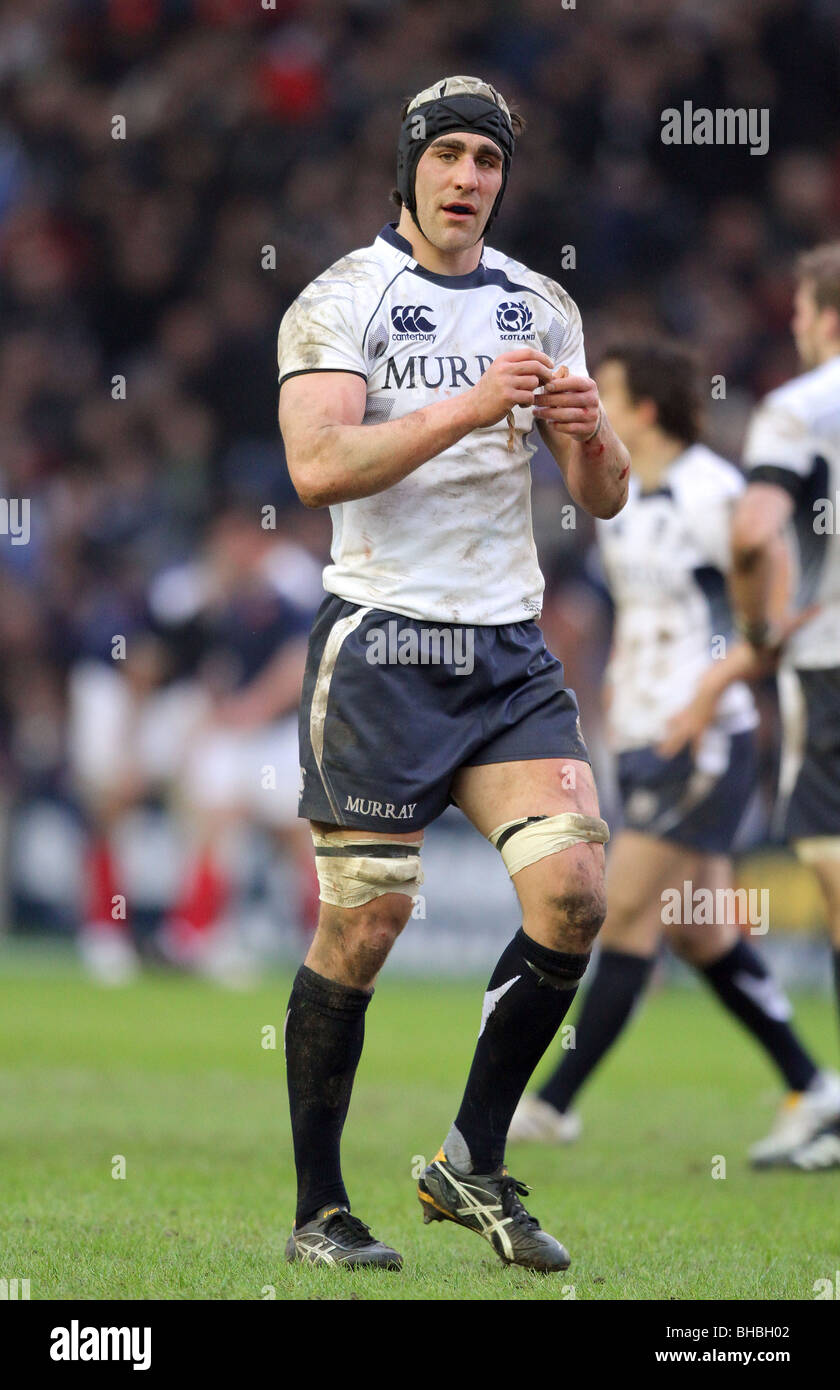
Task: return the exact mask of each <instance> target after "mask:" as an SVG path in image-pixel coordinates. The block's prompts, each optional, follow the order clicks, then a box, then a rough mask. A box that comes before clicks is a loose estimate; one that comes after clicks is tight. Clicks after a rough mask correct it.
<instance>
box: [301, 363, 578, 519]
mask: <svg viewBox="0 0 840 1390" xmlns="http://www.w3.org/2000/svg"><path fill="white" fill-rule="evenodd" d="M552 368H553V364H552V361H551V358H550V357H546V355H545V353H542V352H538V351H537V350H536V349H532V348H517V349H516V350H515V351H514V352H506V353H502V355H501V356H500V357H497V358H496V360H495V362H493V363H491V365H490V366H489V367H488V369H487V371H486V372H485V373H484V375H483V376H482V378H481V380H480V381H479V382H478V384H477V385H476V386H473V387H471V388H470V390H469V391H463V392H460V393H459V394H458V395H456V396H450V397H449V398H448V399H447V400H442V401H435V402H434V403H433V404H432V405H426V406H423V407H422V408H421V409H420V410H415V411H412V412H411V414H410V415H404V416H402V417H401V419H399V420H387V421H385V422H384V423H383V424H376V425H373V424H370V425H363V424H362V420H363V419H364V414H365V404H366V399H367V386H366V383H365V381H364V380H363V378H362V377H360V376H356V375H353V374H352V373H349V372H306V373H300V374H298V375H295V376H292V377H289V378H288V379H287V380H286V381H284V383H283V385H282V387H281V390H280V410H279V419H280V429H281V431H282V434H283V442H284V444H285V446H286V462H287V464H288V467H289V474H290V476H291V479H292V482H293V483H294V485H295V489H296V491H297V494H298V497H299V498H300V500H301V502H303V504H304V506H306V507H326V506H331V505H333V504H335V503H338V502H348V501H351V500H352V499H354V498H357V497H371V496H373V494H374V493H377V492H383V491H384V490H385V488H389V487H392V486H393V485H394V483H398V482H400V481H401V479H402V478H405V477H407V476H408V474H409V473H413V472H414V470H415V468H419V467H420V465H421V464H424V463H427V462H428V460H429V459H431V458H435V457H436V456H437V455H438V454H441V453H443V451H444V450H445V449H448V448H450V447H451V445H453V444H455V443H456V442H457V441H458V440H459V439H462V438H463V436H464V435H465V434H469V433H470V432H471V431H472V430H474V429H480V428H482V427H484V426H487V425H494V424H497V423H498V421H499V420H502V419H504V417H505V415H506V414H507V412H508V411H509V410H510V409H511V408H512V407H513V406H514V405H526V406H528V405H532V404H533V401H534V392H535V391H536V389H537V387H538V386H540V385H541V383H543V382H545V381H548V380H549V379H550V377H551V373H552Z"/></svg>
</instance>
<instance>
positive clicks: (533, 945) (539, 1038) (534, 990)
mask: <svg viewBox="0 0 840 1390" xmlns="http://www.w3.org/2000/svg"><path fill="white" fill-rule="evenodd" d="M588 963H589V956H588V955H577V954H574V955H572V954H567V953H566V952H564V951H551V950H549V949H548V947H547V946H541V945H540V944H539V942H537V941H534V940H533V939H532V938H531V937H529V936H526V934H525V932H524V931H522V929H521V928H520V930H519V931H518V932H517V933H516V936H515V937H514V938H513V940H512V941H511V943H510V945H509V946H507V947H506V949H505V950H504V951H503V953H502V955H501V957H500V958H499V962H498V964H497V966H496V968H495V970H494V971H493V974H492V976H491V977H490V983H489V984H488V986H487V992H486V994H485V996H484V1007H483V1009H482V1012H481V1030H480V1032H479V1036H478V1043H477V1045H476V1049H475V1054H474V1056H473V1062H472V1067H471V1068H470V1074H469V1078H468V1080H467V1087H466V1090H465V1092H464V1098H463V1100H462V1101H461V1108H460V1110H459V1111H458V1114H457V1116H456V1118H455V1123H454V1125H453V1127H452V1129H451V1130H450V1131H449V1134H448V1135H447V1138H446V1140H445V1142H444V1151H445V1153H446V1157H447V1158H448V1159H449V1161H450V1162H451V1163H452V1164H453V1165H454V1166H455V1167H456V1168H459V1169H461V1170H462V1171H463V1172H473V1173H493V1172H495V1171H496V1169H497V1168H500V1167H501V1165H502V1163H503V1161H504V1156H505V1140H506V1139H507V1132H508V1128H509V1126H510V1122H511V1118H512V1117H513V1112H514V1110H515V1109H516V1106H517V1104H518V1102H519V1098H520V1096H521V1095H522V1092H523V1091H524V1089H525V1087H526V1085H527V1084H528V1080H529V1078H530V1076H531V1073H532V1072H533V1070H534V1068H535V1066H536V1065H537V1063H538V1062H539V1060H540V1058H541V1057H542V1055H543V1053H544V1052H545V1050H546V1048H547V1047H548V1045H549V1043H550V1042H551V1040H552V1038H553V1037H554V1035H555V1033H556V1032H557V1029H558V1028H559V1027H560V1024H561V1023H562V1022H563V1019H564V1018H565V1016H566V1014H567V1012H568V1010H569V1006H570V1004H571V1002H572V1000H573V999H574V997H575V993H576V992H577V986H578V983H579V982H580V979H581V976H582V975H583V972H584V970H585V969H586V967H587V964H588Z"/></svg>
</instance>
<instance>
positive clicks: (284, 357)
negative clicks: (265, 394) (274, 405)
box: [277, 281, 367, 386]
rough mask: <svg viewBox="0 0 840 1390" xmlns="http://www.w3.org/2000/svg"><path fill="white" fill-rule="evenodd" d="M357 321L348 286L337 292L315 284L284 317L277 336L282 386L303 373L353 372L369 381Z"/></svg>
mask: <svg viewBox="0 0 840 1390" xmlns="http://www.w3.org/2000/svg"><path fill="white" fill-rule="evenodd" d="M341 291H343V293H342V292H341ZM355 320H356V314H355V312H354V309H353V304H352V300H350V298H349V296H348V295H347V292H346V286H342V287H341V290H337V289H336V287H331V286H330V285H329V283H328V282H321V281H315V282H314V283H313V284H312V285H310V286H309V287H308V288H307V289H305V290H304V292H303V294H301V295H299V296H298V298H297V299H296V300H295V302H294V304H292V305H291V306H290V308H289V309H288V310H287V311H286V313H285V314H284V315H283V319H282V322H281V324H280V331H279V333H278V335H277V366H278V369H279V382H280V385H281V386H282V385H283V382H284V381H287V380H288V378H289V377H291V376H298V375H300V374H301V373H303V372H352V373H354V375H356V376H361V377H364V378H365V380H367V364H366V362H365V358H364V354H363V352H362V343H361V333H360V332H359V330H358V326H357V324H356V321H355Z"/></svg>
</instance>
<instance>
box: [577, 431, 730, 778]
mask: <svg viewBox="0 0 840 1390" xmlns="http://www.w3.org/2000/svg"><path fill="white" fill-rule="evenodd" d="M744 486H745V483H744V480H743V478H742V476H741V474H740V473H739V472H738V469H737V468H735V467H734V466H733V465H732V464H731V463H728V462H727V461H726V459H723V458H720V457H719V456H718V455H717V454H714V453H712V451H711V450H710V449H707V448H706V447H705V446H704V445H702V444H694V445H692V446H691V448H689V449H687V450H686V451H685V453H683V454H681V455H680V457H679V458H677V459H676V460H675V461H674V462H673V463H672V464H671V465H670V467H669V468H668V469H667V470H666V472H665V474H664V476H663V478H662V480H661V483H660V486H659V487H658V488H656V489H655V490H653V491H650V492H642V490H641V488H640V486H639V483H638V480H637V479H636V478H634V477H633V476H632V475H631V480H630V496H629V499H628V501H627V505H626V506H625V508H624V510H623V511H622V512H620V513H619V514H618V516H616V517H613V518H611V519H610V520H609V521H598V522H597V524H596V526H597V535H598V544H599V547H600V551H601V558H602V562H603V566H604V571H605V575H606V578H607V583H608V585H609V588H610V592H611V595H612V598H613V602H614V604H615V634H614V641H613V651H612V656H611V658H610V663H609V668H608V673H607V674H608V679H609V681H610V684H611V687H612V690H611V702H610V713H609V720H608V723H609V732H610V741H611V743H612V745H613V747H614V748H615V749H616V750H617V751H619V752H621V751H623V750H625V749H631V748H642V747H646V746H647V745H651V744H652V745H656V744H657V743H659V741H660V739H661V738H662V737H663V735H664V733H665V726H666V724H667V721H668V719H669V718H670V717H671V715H673V714H675V713H676V712H677V711H678V710H680V709H682V708H683V707H684V706H685V705H687V704H688V702H689V701H690V700H691V698H692V696H693V695H694V693H695V691H696V688H697V684H698V682H699V680H700V677H701V676H702V675H703V673H704V671H706V670H707V669H708V666H709V664H710V662H711V661H712V660H713V659H714V657H715V656H716V655H718V656H723V655H725V653H726V644H727V642H728V640H729V637H730V631H731V626H732V621H731V615H730V611H729V604H728V601H727V595H726V574H727V572H728V570H729V568H730V542H729V533H730V524H731V515H732V508H733V505H734V503H735V500H736V498H737V497H738V496H739V495H740V494H741V492H742V491H743V489H744ZM756 722H757V721H756V713H755V706H754V703H753V699H752V696H751V694H750V692H749V690H748V688H747V687H746V686H745V685H743V684H741V683H738V684H736V685H732V686H730V687H729V689H728V690H726V691H725V692H724V694H723V696H722V698H721V700H720V703H719V705H718V710H717V718H716V721H715V726H716V727H717V728H718V729H719V730H720V731H721V732H722V733H724V734H727V735H728V734H735V733H740V732H743V731H744V730H746V729H750V728H752V727H754V725H755V723H756Z"/></svg>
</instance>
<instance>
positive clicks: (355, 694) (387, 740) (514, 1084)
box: [278, 77, 629, 1270]
mask: <svg viewBox="0 0 840 1390" xmlns="http://www.w3.org/2000/svg"><path fill="white" fill-rule="evenodd" d="M521 130H522V122H521V120H520V119H519V118H518V116H516V115H513V116H512V115H511V113H510V110H509V108H508V106H507V104H506V103H505V101H504V99H503V98H502V97H501V96H500V95H499V93H498V92H496V91H495V90H494V89H493V88H492V87H490V86H489V85H487V84H486V83H484V82H482V81H481V80H480V79H478V78H471V77H451V78H446V79H444V80H443V81H440V82H438V83H436V84H435V85H434V86H433V87H430V88H428V89H427V90H425V91H422V92H420V93H419V94H418V95H417V96H416V97H414V99H413V100H412V101H411V102H410V103H409V104H408V105H407V107H406V108H405V109H404V111H403V116H402V125H401V129H400V135H399V144H398V159H397V182H398V200H399V204H400V215H399V220H398V222H397V223H396V224H389V225H386V226H385V227H384V228H383V229H382V231H381V232H380V233H379V235H378V236H377V238H376V240H375V241H374V243H373V245H372V246H369V247H366V248H365V249H363V250H359V251H354V252H352V253H351V254H350V255H348V256H346V257H344V259H343V260H340V261H338V262H337V263H336V264H335V265H333V266H332V267H331V268H330V269H329V270H327V271H325V273H324V274H323V275H321V276H319V277H318V279H316V280H315V281H313V282H312V284H311V285H309V286H308V287H307V288H306V289H305V290H304V291H303V293H302V294H301V295H300V296H299V297H298V299H297V300H296V301H295V302H294V304H293V305H292V306H291V308H290V309H289V310H288V312H287V313H286V315H285V316H284V318H283V321H282V324H281V327H280V333H279V343H278V361H279V368H280V409H279V418H280V427H281V430H282V433H283V438H284V442H285V447H286V455H287V460H288V466H289V471H290V475H291V477H292V480H293V482H294V485H295V487H296V489H297V492H298V495H299V497H300V499H301V501H302V502H304V504H305V505H306V506H309V507H321V506H329V507H330V508H331V511H332V519H333V544H332V563H331V564H330V565H328V566H327V568H326V570H325V572H324V587H325V588H326V590H327V597H326V599H325V601H324V603H323V605H322V607H321V609H320V611H319V613H318V616H317V618H316V620H315V624H314V627H313V630H312V634H311V638H310V643H309V654H308V661H307V670H306V676H305V679H304V690H303V702H302V706H301V723H300V742H301V765H302V766H301V779H302V791H301V798H300V814H301V815H302V816H304V817H306V818H307V819H309V820H310V822H311V826H312V833H313V839H314V843H315V848H316V859H317V865H318V873H319V879H320V896H321V912H320V919H319V924H318V929H317V932H316V934H315V937H314V939H313V942H312V946H311V949H310V950H309V952H308V954H307V956H306V960H305V962H304V964H303V965H302V966H301V967H300V970H299V971H298V974H297V976H296V979H295V982H294V986H293V989H292V995H291V999H290V1001H289V1009H288V1014H287V1021H286V1066H287V1075H288V1087H289V1100H290V1109H291V1120H292V1133H293V1139H294V1151H295V1163H296V1167H297V1176H298V1202H297V1212H296V1217H295V1225H294V1228H293V1231H292V1233H291V1235H290V1237H289V1240H288V1244H287V1248H286V1254H287V1258H288V1259H289V1260H302V1261H308V1262H310V1263H325V1264H339V1263H345V1264H372V1265H378V1266H381V1267H384V1268H388V1269H398V1268H399V1267H400V1266H401V1256H400V1255H399V1254H398V1253H397V1252H396V1251H395V1250H393V1249H392V1248H391V1247H389V1246H387V1245H385V1244H383V1243H382V1242H380V1241H377V1240H376V1239H375V1238H374V1236H373V1235H372V1234H371V1232H370V1230H369V1228H368V1227H367V1225H365V1223H364V1222H362V1221H361V1220H360V1219H359V1218H358V1217H357V1216H356V1215H355V1214H353V1215H351V1213H350V1201H349V1198H348V1195H347V1190H346V1188H345V1186H344V1182H343V1178H342V1172H341V1165H340V1155H339V1144H340V1138H341V1132H342V1127H343V1125H344V1120H345V1116H346V1114H347V1110H348V1106H349V1102H350V1093H351V1089H352V1085H353V1078H354V1074H355V1071H356V1066H357V1063H358V1061H359V1057H360V1054H361V1050H362V1040H363V1031H364V1016H365V1010H366V1009H367V1006H368V1004H369V1002H370V998H371V994H372V992H373V987H374V982H375V980H376V977H377V975H378V973H379V971H380V970H381V968H382V966H383V965H384V963H385V960H386V958H387V956H388V952H389V950H390V949H391V946H392V945H393V942H394V940H395V939H396V937H397V936H398V935H399V933H400V931H401V930H402V928H403V927H404V925H405V923H406V921H407V920H408V917H409V915H410V912H411V908H412V896H413V895H414V894H416V892H417V889H418V887H419V885H420V883H421V882H422V875H421V871H420V850H421V845H422V840H423V828H424V827H425V826H426V825H428V824H429V823H430V822H431V821H433V820H434V819H435V818H436V817H437V816H438V815H440V813H441V812H442V811H443V810H444V808H445V807H446V806H447V805H448V804H449V803H450V802H452V803H454V804H455V805H457V806H458V807H460V809H461V810H462V811H463V813H464V815H465V816H467V817H468V819H469V820H470V821H471V822H472V824H473V825H474V826H475V827H476V828H477V830H478V831H479V832H480V833H481V834H482V835H485V836H487V837H488V839H489V840H490V841H491V842H492V843H493V844H494V845H495V847H496V848H497V849H498V850H499V851H500V853H501V855H502V858H503V860H504V863H505V865H506V866H507V869H508V871H509V873H510V874H511V877H512V880H513V883H514V885H515V888H516V891H517V894H518V897H519V902H520V906H521V910H522V924H523V925H522V927H521V929H520V930H519V931H517V932H516V934H515V936H514V937H513V939H512V940H511V942H510V944H509V945H508V946H507V947H506V949H505V951H504V952H503V953H502V956H501V957H500V959H499V962H498V964H497V966H496V968H495V970H494V971H493V974H492V976H491V978H490V982H489V984H488V987H487V992H486V994H485V998H484V1006H483V1009H482V1015H481V1024H480V1033H479V1038H478V1043H477V1046H476V1050H475V1055H474V1058H473V1062H472V1067H471V1070H470V1073H469V1076H468V1079H467V1083H466V1089H465V1091H464V1095H463V1100H462V1102H461V1106H460V1109H459V1111H458V1113H457V1115H456V1117H455V1120H454V1123H453V1124H452V1127H451V1129H450V1130H449V1133H448V1134H447V1136H446V1138H445V1140H444V1142H443V1145H442V1147H441V1149H440V1151H439V1153H438V1155H437V1157H436V1158H435V1159H434V1160H433V1162H431V1163H430V1164H429V1165H428V1166H427V1167H426V1168H425V1170H424V1172H423V1174H422V1176H421V1178H420V1182H419V1197H420V1201H421V1204H422V1208H423V1213H424V1218H425V1220H426V1221H427V1222H428V1221H443V1220H448V1221H453V1222H457V1223H458V1224H460V1225H462V1226H465V1227H467V1228H468V1229H469V1230H473V1231H475V1232H476V1233H477V1234H479V1235H481V1236H483V1237H484V1238H485V1239H487V1240H488V1241H489V1243H490V1244H491V1245H492V1247H493V1249H494V1250H495V1251H496V1253H497V1254H498V1255H499V1256H500V1258H501V1259H502V1260H503V1261H504V1262H505V1263H508V1264H516V1265H524V1266H527V1267H530V1268H535V1269H542V1270H559V1269H564V1268H565V1267H566V1266H567V1265H568V1262H569V1256H568V1254H567V1252H566V1250H565V1249H564V1247H563V1246H562V1245H561V1244H560V1242H559V1241H557V1240H555V1239H554V1238H553V1237H552V1236H550V1235H549V1234H547V1233H546V1232H544V1231H543V1230H541V1228H540V1226H539V1223H538V1221H537V1220H536V1218H535V1217H533V1216H531V1215H529V1213H528V1212H527V1211H526V1209H525V1207H524V1206H523V1204H522V1201H521V1197H522V1196H524V1195H525V1194H526V1193H527V1188H525V1187H524V1185H523V1184H521V1183H519V1182H517V1180H516V1179H515V1178H513V1177H512V1176H510V1175H509V1174H508V1173H507V1171H506V1169H505V1167H504V1146H505V1137H506V1135H507V1131H508V1126H509V1123H510V1119H511V1116H512V1114H513V1111H514V1109H515V1107H516V1104H517V1101H518V1100H519V1097H520V1095H521V1093H522V1091H523V1089H524V1087H525V1085H526V1083H527V1081H528V1078H529V1076H530V1075H531V1073H532V1071H533V1069H534V1067H535V1066H536V1064H537V1062H538V1061H539V1059H540V1057H541V1056H542V1054H543V1052H544V1051H545V1049H546V1047H547V1046H548V1045H549V1043H550V1042H551V1040H552V1038H553V1037H554V1035H555V1033H556V1031H557V1029H558V1027H559V1025H560V1024H561V1022H562V1020H563V1018H564V1017H565V1015H566V1012H567V1010H568V1008H569V1005H570V1004H571V1002H572V999H573V998H574V994H575V991H576V988H577V985H578V983H579V981H580V979H581V977H582V975H583V973H584V971H585V969H586V966H587V963H588V960H589V954H590V951H591V948H592V943H593V941H594V939H595V936H596V934H597V932H598V929H599V927H600V925H601V922H602V920H603V916H604V910H605V908H604V883H603V880H604V848H603V846H604V843H605V842H606V840H607V839H608V830H607V826H606V824H605V822H604V821H603V820H602V819H601V817H600V814H599V807H598V798H597V794H596V790H595V785H594V781H593V778H592V774H591V770H590V767H589V759H588V755H587V751H586V746H585V744H584V741H583V738H582V735H581V730H580V721H579V716H578V708H577V702H576V699H575V697H574V694H573V693H572V692H571V691H570V690H568V689H566V687H565V685H564V678H563V667H562V665H561V663H560V662H559V661H558V660H557V659H556V658H555V657H554V656H552V655H551V654H550V653H549V652H548V651H547V649H546V647H545V643H544V640H543V638H542V635H541V633H540V630H539V628H538V626H537V624H536V621H535V620H536V618H537V617H538V616H539V613H540V609H541V601H542V593H543V588H544V583H543V579H542V575H541V573H540V570H539V566H538V562H537V556H536V552H535V548H534V541H533V535H532V531H531V520H530V504H529V495H530V475H529V459H530V456H531V454H532V453H533V452H534V449H535V445H534V442H533V440H532V438H531V435H532V433H533V430H534V426H535V425H536V426H537V428H538V429H539V431H540V434H541V435H542V437H543V439H544V440H545V441H546V443H547V445H548V447H549V448H550V450H551V452H552V454H553V455H554V457H555V459H556V460H557V463H558V465H559V467H560V470H561V472H562V474H563V477H564V479H565V482H566V486H567V488H568V490H569V492H570V494H571V496H572V498H573V499H574V501H575V502H576V503H577V504H578V505H579V506H581V507H583V508H584V509H585V510H586V511H588V512H590V513H591V514H593V515H595V516H601V517H609V516H614V515H615V514H616V513H617V512H618V511H620V510H621V508H622V506H623V505H624V502H625V500H626V496H627V475H628V473H629V457H628V455H627V451H626V450H625V448H624V446H623V444H622V443H621V442H620V441H619V439H618V438H617V437H616V435H615V433H614V432H613V429H612V427H611V425H610V423H609V421H608V419H607V417H606V414H605V412H604V410H603V408H602V406H601V404H600V401H599V397H598V391H597V387H596V385H595V383H594V382H593V381H592V380H591V379H590V378H589V376H588V374H587V370H586V360H585V356H584V348H583V335H582V329H581V320H580V314H579V312H578V310H577V307H576V306H575V304H574V303H573V301H572V300H571V299H570V298H569V296H568V295H567V294H566V292H565V291H564V290H563V289H561V288H560V286H559V285H557V284H555V282H554V281H552V280H550V279H547V278H546V277H545V276H543V275H538V274H536V273H535V272H533V271H531V270H529V269H527V268H526V267H525V266H524V265H520V264H519V263H518V262H516V261H513V260H511V259H510V258H509V257H507V256H505V255H503V254H502V253H500V252H498V251H494V250H491V249H490V248H489V247H487V246H486V244H485V235H486V233H487V231H488V229H489V227H490V225H491V223H492V220H493V218H494V217H495V215H496V213H497V212H498V210H499V207H500V204H501V201H502V198H503V195H504V191H505V185H506V183H507V179H508V175H509V172H510V167H511V160H512V156H513V152H514V144H515V138H516V135H517V134H518V133H520V132H521ZM392 634H393V635H395V640H396V642H397V644H398V650H399V656H398V657H397V661H396V662H394V661H393V647H392V648H391V651H392V658H391V659H390V660H389V659H382V652H383V650H384V647H385V646H386V645H387V639H388V638H389V637H390V635H392ZM465 652H469V661H463V660H462V661H459V660H458V655H459V653H460V654H461V655H463V654H464V653H465ZM424 653H425V656H426V659H424V656H423V654H424ZM430 657H431V658H432V659H429V658H430Z"/></svg>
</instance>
